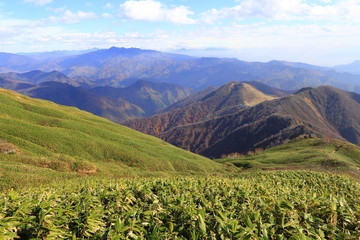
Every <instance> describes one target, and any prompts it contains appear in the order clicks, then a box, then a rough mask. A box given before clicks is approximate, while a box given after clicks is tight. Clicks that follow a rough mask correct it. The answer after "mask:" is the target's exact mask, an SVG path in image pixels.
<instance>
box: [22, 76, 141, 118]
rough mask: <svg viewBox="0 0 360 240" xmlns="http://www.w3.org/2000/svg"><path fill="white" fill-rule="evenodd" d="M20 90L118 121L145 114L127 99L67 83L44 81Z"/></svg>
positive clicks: (32, 95)
mask: <svg viewBox="0 0 360 240" xmlns="http://www.w3.org/2000/svg"><path fill="white" fill-rule="evenodd" d="M19 92H20V93H22V94H25V95H27V96H30V97H34V98H40V99H45V100H49V101H52V102H55V103H58V104H62V105H66V106H74V107H77V108H79V109H81V110H85V111H87V112H91V113H93V114H95V115H98V116H101V117H104V118H107V119H109V120H111V121H113V122H117V123H119V122H121V121H124V120H127V119H132V118H134V117H140V116H143V115H144V112H143V110H142V109H141V108H139V107H138V106H136V105H134V104H131V103H129V102H127V101H125V100H122V99H115V98H108V97H99V96H97V95H95V94H93V93H91V92H89V91H87V90H86V89H81V88H76V87H73V86H71V85H69V84H66V83H60V82H44V83H41V84H38V85H36V86H34V87H31V88H27V89H22V90H19Z"/></svg>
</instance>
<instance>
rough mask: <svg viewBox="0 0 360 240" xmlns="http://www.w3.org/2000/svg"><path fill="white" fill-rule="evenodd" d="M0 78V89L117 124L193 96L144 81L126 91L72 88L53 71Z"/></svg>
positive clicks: (106, 88) (6, 75) (179, 89)
mask: <svg viewBox="0 0 360 240" xmlns="http://www.w3.org/2000/svg"><path fill="white" fill-rule="evenodd" d="M0 76H2V77H0V87H3V88H6V89H10V90H15V91H17V92H19V93H21V94H25V95H27V96H30V97H34V98H40V99H45V100H50V101H53V102H55V103H58V104H62V105H66V106H74V107H77V108H79V109H81V110H85V111H88V112H91V113H93V114H95V115H98V116H101V117H105V118H107V119H109V120H111V121H113V122H117V123H121V122H122V121H125V120H129V119H133V118H136V117H145V116H150V115H152V114H154V113H156V112H157V111H159V110H161V109H163V108H166V107H168V106H170V105H171V104H173V103H175V102H177V101H179V100H181V99H183V98H185V97H187V96H189V95H190V94H191V93H192V90H191V89H189V88H186V87H182V86H177V85H174V84H168V83H152V82H146V81H137V82H135V83H133V84H131V85H130V86H128V87H125V88H114V87H108V86H104V87H97V88H93V89H92V88H82V87H75V86H73V85H70V84H68V83H71V80H70V79H69V78H68V77H66V76H65V75H63V74H61V73H59V72H56V71H53V72H50V73H46V72H42V71H32V72H27V73H22V74H17V73H7V74H2V75H0ZM47 80H49V81H51V82H47Z"/></svg>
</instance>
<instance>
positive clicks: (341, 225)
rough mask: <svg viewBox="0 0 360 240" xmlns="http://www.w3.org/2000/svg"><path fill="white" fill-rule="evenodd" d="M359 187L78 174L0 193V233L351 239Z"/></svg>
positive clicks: (332, 181)
mask: <svg viewBox="0 0 360 240" xmlns="http://www.w3.org/2000/svg"><path fill="white" fill-rule="evenodd" d="M359 192H360V184H359V182H358V181H356V180H354V179H351V178H349V177H345V176H338V175H333V174H324V173H314V172H307V171H287V172H284V171H276V172H265V173H264V172H263V173H252V174H243V175H241V176H239V177H236V178H224V177H206V178H205V177H181V178H143V179H121V180H116V181H114V180H112V181H109V180H103V179H94V178H91V179H81V180H80V181H79V180H76V181H69V182H67V183H66V184H63V183H57V184H51V185H48V186H43V187H40V188H31V189H28V191H14V190H9V191H5V192H0V238H1V239H4V240H7V239H24V240H26V239H99V240H100V239H104V240H105V239H114V240H115V239H263V240H265V239H268V240H270V239H274V240H275V239H293V240H296V239H299V240H300V239H359V237H360V224H359V223H360V211H359V209H360V202H359V199H358V196H359Z"/></svg>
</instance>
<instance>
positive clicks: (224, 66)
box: [0, 47, 360, 93]
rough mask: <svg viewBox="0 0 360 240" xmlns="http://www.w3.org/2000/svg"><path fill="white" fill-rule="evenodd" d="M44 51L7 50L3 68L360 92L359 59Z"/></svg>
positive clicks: (94, 78) (106, 78)
mask: <svg viewBox="0 0 360 240" xmlns="http://www.w3.org/2000/svg"><path fill="white" fill-rule="evenodd" d="M39 56H40V57H39ZM41 56H42V55H41V54H38V55H34V54H33V55H27V56H22V55H16V54H7V53H2V54H0V60H3V61H0V71H1V72H11V71H13V72H18V73H23V72H26V71H34V70H36V71H37V70H41V71H46V72H52V71H57V72H61V73H62V74H65V75H66V76H67V77H68V78H69V79H61V80H60V81H62V82H65V83H69V84H71V85H73V86H83V87H91V88H92V87H99V86H111V87H124V86H128V85H130V84H131V83H133V82H135V81H137V80H140V79H142V80H146V81H152V82H166V83H171V84H177V85H181V86H184V87H188V88H193V89H196V90H202V89H205V88H207V87H210V86H217V87H218V86H221V85H224V84H226V83H228V82H230V81H254V80H256V81H260V82H262V83H265V84H267V85H270V86H272V87H276V88H280V89H285V90H296V89H300V88H303V87H308V86H312V87H316V86H320V85H329V86H333V87H337V88H340V89H343V90H346V91H353V92H359V93H360V84H359V82H360V75H358V74H359V72H358V71H357V70H356V66H357V65H358V62H354V63H353V64H351V65H346V66H338V67H334V68H329V67H320V66H314V65H310V64H304V63H291V62H285V61H270V62H266V63H262V62H246V61H240V60H238V59H235V58H196V57H191V56H186V55H179V54H172V53H164V52H159V51H154V50H142V49H138V48H117V47H112V48H109V49H100V50H93V51H88V52H86V51H85V52H78V53H77V54H76V52H73V55H69V54H64V53H63V54H60V53H59V54H56V53H54V54H51V53H46V54H45V53H44V54H43V57H41ZM46 56H51V57H46ZM56 56H58V57H56ZM31 57H33V58H31ZM346 71H348V72H346ZM59 79H60V78H59ZM48 81H49V80H48ZM51 81H52V80H51Z"/></svg>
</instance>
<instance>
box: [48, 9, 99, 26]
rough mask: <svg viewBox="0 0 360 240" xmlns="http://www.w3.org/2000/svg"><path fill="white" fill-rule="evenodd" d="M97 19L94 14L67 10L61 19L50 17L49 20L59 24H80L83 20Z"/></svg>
mask: <svg viewBox="0 0 360 240" xmlns="http://www.w3.org/2000/svg"><path fill="white" fill-rule="evenodd" d="M95 18H97V15H96V13H94V12H83V11H77V12H72V11H70V10H66V11H65V12H64V14H63V15H62V16H60V17H55V16H50V17H49V20H50V21H52V22H57V23H66V24H72V23H78V22H80V21H82V20H86V19H95Z"/></svg>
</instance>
